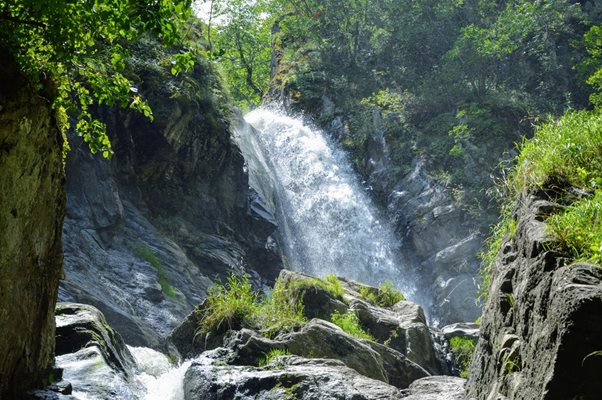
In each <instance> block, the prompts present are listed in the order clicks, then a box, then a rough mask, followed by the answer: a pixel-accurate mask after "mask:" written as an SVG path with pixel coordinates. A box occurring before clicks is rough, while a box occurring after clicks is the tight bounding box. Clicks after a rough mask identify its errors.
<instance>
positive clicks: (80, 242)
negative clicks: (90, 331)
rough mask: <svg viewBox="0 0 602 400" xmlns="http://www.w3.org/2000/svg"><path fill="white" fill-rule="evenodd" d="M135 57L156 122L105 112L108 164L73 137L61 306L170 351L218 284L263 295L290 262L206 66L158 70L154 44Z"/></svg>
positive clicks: (146, 42)
mask: <svg viewBox="0 0 602 400" xmlns="http://www.w3.org/2000/svg"><path fill="white" fill-rule="evenodd" d="M131 50H132V54H133V56H132V58H131V59H130V60H129V63H130V64H131V65H130V72H131V73H133V74H136V75H137V79H136V80H137V81H142V82H143V84H142V85H141V86H140V87H139V90H140V92H141V93H143V94H144V95H146V97H147V98H148V100H149V103H150V105H151V106H152V109H153V112H154V116H155V119H154V122H152V123H151V122H150V121H149V120H147V119H145V118H144V117H143V116H142V115H138V114H136V113H132V112H129V111H124V110H113V109H111V110H100V111H99V112H101V113H102V114H103V120H105V121H107V131H108V133H109V135H110V136H111V140H112V143H113V148H114V149H115V154H114V156H113V158H112V160H110V161H107V160H104V159H102V158H101V157H99V156H92V155H90V154H89V153H88V151H87V149H85V144H83V143H81V142H80V141H78V140H77V139H74V141H73V144H72V147H73V148H74V150H72V152H71V153H70V154H69V157H68V160H67V196H68V197H67V217H66V219H65V226H64V230H63V234H64V251H65V270H66V272H65V280H64V281H63V284H62V286H61V292H60V298H61V300H63V301H76V302H84V303H88V304H93V305H95V306H96V307H98V308H99V309H101V310H102V311H103V312H104V313H105V315H106V317H107V320H108V321H109V322H110V323H111V325H113V326H114V327H115V329H117V330H118V331H119V332H120V333H121V334H122V335H123V337H124V338H125V340H126V342H127V343H129V344H132V345H139V346H142V345H143V346H150V347H153V348H160V349H165V345H166V344H165V341H164V338H165V336H167V334H168V333H169V331H170V330H171V329H172V328H173V327H175V326H176V324H177V323H178V321H179V320H181V319H183V318H184V317H185V316H186V315H187V314H188V313H189V312H190V311H191V310H192V308H193V306H194V305H195V304H198V303H199V302H200V301H201V300H202V298H203V296H204V295H205V294H206V292H207V288H208V287H209V286H210V285H211V280H212V279H213V278H214V277H215V276H224V275H225V274H227V273H228V272H230V271H234V272H236V273H241V271H242V270H243V269H245V270H246V271H247V272H249V273H253V274H255V275H254V279H253V281H254V283H256V284H257V285H261V284H262V282H265V281H270V280H273V279H274V278H275V275H276V274H277V271H278V270H279V269H280V267H281V260H280V256H279V254H278V251H277V249H275V248H274V243H273V240H272V239H271V237H270V235H271V233H272V232H273V231H274V229H275V228H276V226H275V223H274V220H273V218H270V211H269V206H266V205H265V204H264V203H263V202H262V199H261V197H260V196H259V195H258V194H257V192H256V191H255V190H254V189H252V188H250V187H249V178H248V176H247V174H246V172H245V170H244V167H245V165H244V160H243V158H242V156H241V154H240V151H239V149H238V148H237V147H236V145H235V144H234V143H233V142H232V140H231V135H232V127H231V126H232V124H233V123H232V122H231V119H236V118H238V117H236V116H233V115H232V112H231V110H230V109H229V105H228V103H227V100H225V99H224V98H222V97H220V96H222V95H221V94H220V93H221V90H222V89H221V87H220V85H219V83H218V81H217V78H216V76H215V74H214V72H213V71H212V69H211V66H210V65H209V64H208V63H207V61H206V60H202V59H199V60H197V61H198V62H197V65H196V67H195V70H194V71H193V72H191V74H190V75H187V74H181V75H180V76H178V77H173V76H171V75H169V71H167V70H165V69H164V68H161V67H159V66H158V65H156V62H157V61H156V60H155V59H154V57H156V56H157V55H156V54H155V53H156V52H159V51H160V50H159V49H158V47H157V46H156V44H155V43H154V41H153V40H152V39H150V38H146V39H143V40H141V41H140V42H139V43H137V44H133V45H132V49H131ZM174 51H175V50H174ZM236 123H240V122H239V121H237V122H236Z"/></svg>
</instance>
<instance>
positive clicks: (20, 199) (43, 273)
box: [0, 47, 65, 398]
mask: <svg viewBox="0 0 602 400" xmlns="http://www.w3.org/2000/svg"><path fill="white" fill-rule="evenodd" d="M19 71H20V69H19V67H18V66H17V65H16V64H15V63H14V61H13V59H12V56H11V54H10V53H9V52H8V51H7V50H5V49H3V48H2V47H0V338H2V339H1V340H0V398H15V397H16V395H17V394H20V393H22V392H23V390H24V389H27V388H30V387H35V386H39V385H42V384H44V383H46V381H47V379H48V376H49V373H50V369H51V367H52V361H53V356H54V306H55V304H56V298H57V290H58V283H59V279H60V277H61V275H62V270H63V268H62V262H63V256H62V250H61V226H62V223H63V216H64V208H65V192H64V188H63V181H64V176H63V161H62V156H63V138H62V135H61V133H60V132H59V130H58V129H57V125H56V121H55V120H54V111H53V110H52V109H51V106H50V101H48V100H47V99H51V98H52V97H53V93H52V90H51V88H50V86H51V85H46V89H47V90H48V91H42V92H34V90H33V86H32V84H31V83H30V82H28V80H27V79H26V78H25V77H24V76H22V75H21V73H20V72H19Z"/></svg>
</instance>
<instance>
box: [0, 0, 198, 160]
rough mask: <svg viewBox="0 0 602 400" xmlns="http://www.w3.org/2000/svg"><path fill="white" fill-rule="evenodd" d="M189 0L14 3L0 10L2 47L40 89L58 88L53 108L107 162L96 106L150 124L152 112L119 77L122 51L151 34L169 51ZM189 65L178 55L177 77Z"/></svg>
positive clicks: (126, 54)
mask: <svg viewBox="0 0 602 400" xmlns="http://www.w3.org/2000/svg"><path fill="white" fill-rule="evenodd" d="M190 4H191V0H129V1H124V0H69V1H55V0H52V1H39V0H16V1H11V2H2V3H0V46H2V47H5V48H7V49H8V50H9V51H10V52H11V53H12V54H13V55H14V56H15V58H16V59H17V62H18V63H19V65H20V67H21V69H22V70H23V72H24V73H25V74H26V75H27V76H28V77H29V79H30V81H31V84H32V86H33V87H35V88H36V89H38V90H41V89H42V86H43V84H42V82H44V81H45V80H46V79H47V78H48V77H49V76H50V77H52V78H53V80H54V81H55V82H57V89H58V90H57V92H58V96H57V98H55V99H53V107H54V109H55V110H56V112H57V114H61V121H62V122H61V123H60V127H61V128H62V129H67V128H68V127H69V122H68V119H67V118H64V117H63V115H64V114H69V115H70V116H73V117H74V118H75V120H76V124H75V130H76V132H77V133H78V134H79V135H80V136H82V137H83V138H84V140H85V141H86V142H87V143H88V144H89V146H90V150H91V151H92V152H93V153H96V152H101V153H102V154H103V155H104V156H105V157H108V156H110V155H111V147H110V141H109V139H108V137H107V135H106V127H105V125H104V124H103V123H101V122H100V121H98V120H97V119H96V118H95V117H94V110H95V108H97V107H98V106H109V107H111V106H114V105H121V106H122V107H129V108H131V109H134V110H137V111H139V112H141V113H143V114H144V115H145V116H146V117H148V118H151V119H152V111H151V109H150V107H149V106H148V104H146V102H144V101H143V99H142V98H141V97H140V95H139V94H138V91H137V90H136V88H135V85H134V83H133V82H131V81H130V80H129V79H127V78H126V76H125V75H124V70H125V68H126V63H127V60H128V58H129V56H130V55H129V52H128V51H127V49H125V48H124V47H123V45H124V44H125V43H127V42H130V41H133V40H135V39H136V38H138V37H140V36H141V35H142V34H144V33H147V32H151V33H153V34H155V35H157V36H159V37H160V38H162V39H163V41H164V43H166V44H168V45H172V44H174V43H177V42H180V41H181V40H182V39H183V35H184V34H183V32H185V30H184V28H185V27H186V26H185V25H186V24H188V23H190V18H191V16H192V11H191V9H190ZM193 66H194V61H193V57H192V55H190V54H188V53H185V54H181V55H178V56H176V59H175V68H177V72H180V71H187V70H190V69H191V68H192V67H193Z"/></svg>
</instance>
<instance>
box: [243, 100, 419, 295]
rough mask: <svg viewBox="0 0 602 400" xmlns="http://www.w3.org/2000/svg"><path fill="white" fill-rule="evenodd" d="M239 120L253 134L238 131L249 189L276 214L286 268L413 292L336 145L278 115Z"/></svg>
mask: <svg viewBox="0 0 602 400" xmlns="http://www.w3.org/2000/svg"><path fill="white" fill-rule="evenodd" d="M245 120H246V121H247V122H248V123H249V124H250V125H251V126H253V127H254V128H255V129H251V128H249V127H246V128H245V127H242V128H241V129H242V131H240V130H239V132H238V134H237V140H238V142H239V146H240V147H241V149H242V151H243V154H244V156H245V159H246V160H247V163H248V168H249V175H250V180H251V185H253V186H255V187H259V188H260V191H263V193H262V194H263V196H264V198H267V199H266V200H267V201H268V203H270V204H272V205H273V208H274V209H275V214H276V218H277V221H278V226H279V236H280V238H279V243H280V246H281V248H282V251H283V253H284V256H285V257H286V259H285V264H286V266H287V268H290V269H292V270H296V271H300V272H304V273H308V274H311V275H316V276H322V277H323V276H325V275H328V274H336V275H339V276H343V277H347V278H352V279H355V280H358V281H360V282H365V283H369V284H373V285H378V284H381V283H383V282H384V281H386V280H389V281H391V282H393V284H394V285H395V286H397V287H398V288H400V289H401V290H403V291H404V292H406V293H408V292H409V293H408V294H410V295H411V293H412V282H413V279H411V272H410V270H409V268H406V267H405V265H404V264H403V263H402V262H401V261H400V259H399V256H398V254H399V248H398V247H399V245H398V241H397V240H396V238H395V237H394V235H393V232H392V229H391V228H390V227H389V226H388V224H387V223H386V221H385V219H383V218H381V217H380V215H379V212H378V210H377V209H376V207H375V206H374V205H373V204H372V202H371V200H370V197H369V196H368V194H367V193H366V191H365V189H364V188H363V187H362V185H361V182H360V181H359V179H358V177H357V175H356V174H355V172H354V170H353V168H352V166H351V163H350V161H349V160H348V158H347V154H346V153H345V152H344V151H343V150H342V149H340V148H339V147H338V146H337V143H334V142H333V141H332V140H331V139H330V138H329V137H328V136H327V135H326V134H325V133H324V132H322V131H321V130H319V129H316V128H315V127H312V126H311V125H310V124H307V123H305V122H304V121H303V120H302V119H298V118H292V117H290V116H287V115H285V114H284V113H282V112H280V111H276V110H271V109H266V108H260V109H257V110H255V111H253V112H251V113H249V114H247V115H246V117H245ZM266 175H269V176H268V177H266ZM267 178H269V179H270V180H271V181H272V185H273V190H272V193H271V196H270V194H266V191H265V186H266V179H267Z"/></svg>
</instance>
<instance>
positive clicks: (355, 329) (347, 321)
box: [330, 310, 376, 341]
mask: <svg viewBox="0 0 602 400" xmlns="http://www.w3.org/2000/svg"><path fill="white" fill-rule="evenodd" d="M330 320H331V321H332V323H333V324H335V325H337V326H338V327H339V328H341V329H342V330H343V331H345V332H347V333H348V334H350V335H352V336H355V337H356V338H358V339H367V340H372V341H376V339H374V336H372V335H370V334H369V333H367V332H366V331H365V330H364V329H362V327H361V326H360V320H359V318H358V317H357V314H356V313H355V311H353V310H349V311H347V312H346V313H345V314H340V313H339V312H338V311H335V312H334V313H333V314H332V315H331V317H330Z"/></svg>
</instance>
